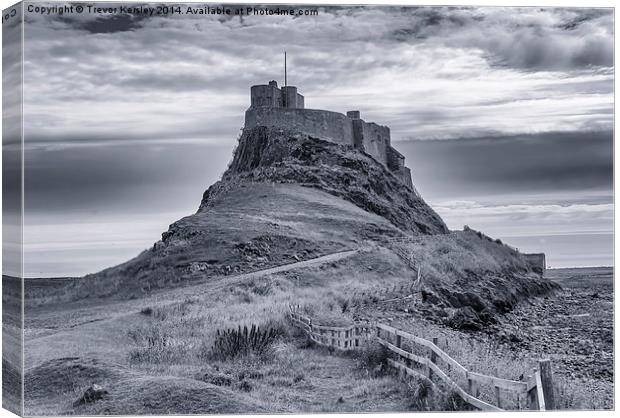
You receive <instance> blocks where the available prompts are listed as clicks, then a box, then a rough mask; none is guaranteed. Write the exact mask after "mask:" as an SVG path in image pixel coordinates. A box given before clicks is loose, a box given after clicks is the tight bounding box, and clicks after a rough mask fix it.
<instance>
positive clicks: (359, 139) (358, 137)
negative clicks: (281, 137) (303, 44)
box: [245, 81, 417, 194]
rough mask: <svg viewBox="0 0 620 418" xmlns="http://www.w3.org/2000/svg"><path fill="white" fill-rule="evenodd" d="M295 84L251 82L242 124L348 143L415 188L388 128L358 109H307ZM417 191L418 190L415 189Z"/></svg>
mask: <svg viewBox="0 0 620 418" xmlns="http://www.w3.org/2000/svg"><path fill="white" fill-rule="evenodd" d="M304 101H305V100H304V96H302V95H301V94H299V93H298V92H297V87H293V86H285V87H282V88H279V87H278V83H277V82H275V81H270V82H269V84H264V85H256V86H252V88H251V90H250V107H249V108H248V110H246V112H245V128H248V129H249V128H253V127H256V126H276V127H281V128H287V129H292V130H296V131H299V132H301V133H304V134H307V135H310V136H313V137H317V138H320V139H324V140H327V141H331V142H335V143H337V144H342V145H351V146H353V147H355V148H357V149H359V150H361V151H364V152H366V153H367V154H369V155H371V156H372V157H373V158H374V159H375V160H377V161H379V162H380V163H381V164H383V165H384V166H385V167H386V168H388V169H389V170H390V171H391V172H392V173H393V174H394V175H395V176H396V177H397V178H399V179H400V180H401V181H402V182H403V183H404V184H405V185H407V186H408V187H409V188H411V189H412V190H413V191H414V192H416V190H415V188H414V187H413V182H412V181H411V171H410V170H409V168H407V167H405V157H404V156H403V155H402V154H401V153H399V152H398V151H396V150H395V149H394V148H393V147H392V146H391V139H390V128H388V127H387V126H382V125H377V124H376V123H372V122H365V121H364V120H362V119H361V118H360V112H359V111H358V110H352V111H349V112H347V114H346V115H344V114H342V113H338V112H330V111H328V110H317V109H306V108H305V106H304ZM416 194H417V192H416Z"/></svg>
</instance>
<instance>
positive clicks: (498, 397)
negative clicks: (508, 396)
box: [495, 386, 502, 409]
mask: <svg viewBox="0 0 620 418" xmlns="http://www.w3.org/2000/svg"><path fill="white" fill-rule="evenodd" d="M495 399H496V400H497V407H498V408H499V409H502V395H501V392H500V388H499V386H495Z"/></svg>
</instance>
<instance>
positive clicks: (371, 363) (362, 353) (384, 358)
mask: <svg viewBox="0 0 620 418" xmlns="http://www.w3.org/2000/svg"><path fill="white" fill-rule="evenodd" d="M356 356H357V365H358V367H359V368H360V369H362V370H365V371H366V373H368V374H369V375H370V376H373V377H378V376H382V375H384V374H386V373H387V370H388V366H389V364H388V359H389V358H390V351H389V350H388V349H387V348H385V347H384V346H382V345H381V344H379V343H378V342H376V341H373V342H369V343H368V345H366V346H364V347H363V348H362V349H361V350H358V351H357V352H356Z"/></svg>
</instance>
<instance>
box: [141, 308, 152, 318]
mask: <svg viewBox="0 0 620 418" xmlns="http://www.w3.org/2000/svg"><path fill="white" fill-rule="evenodd" d="M140 313H141V314H142V315H147V316H150V315H152V314H153V308H151V307H150V306H147V307H146V308H142V310H141V311H140Z"/></svg>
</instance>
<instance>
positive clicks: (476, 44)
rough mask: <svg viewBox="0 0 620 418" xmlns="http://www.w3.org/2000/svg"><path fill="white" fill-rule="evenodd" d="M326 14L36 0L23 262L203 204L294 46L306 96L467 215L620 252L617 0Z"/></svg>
mask: <svg viewBox="0 0 620 418" xmlns="http://www.w3.org/2000/svg"><path fill="white" fill-rule="evenodd" d="M108 5H109V4H108ZM182 7H183V6H182ZM231 7H232V6H231ZM318 10H319V15H318V16H314V17H298V18H291V17H283V16H272V17H265V16H249V17H247V16H245V17H241V18H240V17H238V16H237V17H230V18H221V17H217V16H195V17H192V16H188V15H183V16H178V15H177V16H174V17H154V18H143V17H135V16H129V15H119V14H116V15H100V16H97V15H85V14H82V15H64V16H60V17H59V16H51V17H47V16H40V15H35V14H27V15H26V22H27V23H26V30H25V36H26V47H25V81H26V84H25V86H24V94H25V103H24V111H25V120H26V126H25V138H26V141H25V142H26V153H25V160H26V164H27V166H26V170H27V176H26V180H25V181H26V210H27V215H26V227H25V239H26V274H27V275H29V276H59V275H81V274H84V273H88V272H94V271H97V270H99V269H101V268H104V267H107V266H110V265H112V264H116V263H119V262H122V261H124V260H126V259H127V258H129V257H131V256H133V255H136V254H137V253H138V252H140V250H142V249H144V248H146V247H148V246H149V245H151V244H152V243H153V242H154V241H156V240H157V239H159V236H160V233H161V232H163V231H164V230H165V229H166V228H167V226H168V224H170V223H172V222H173V221H175V220H176V219H178V218H179V217H181V216H184V215H187V214H190V213H193V212H194V211H195V210H196V209H197V207H198V204H199V201H200V198H201V195H202V192H203V191H204V190H205V189H206V188H207V187H208V186H209V185H210V184H212V183H213V182H214V181H216V180H217V179H218V177H219V175H220V174H221V173H222V172H223V171H224V169H225V168H226V164H227V163H228V161H230V159H231V152H232V149H233V147H234V145H235V142H236V139H237V137H238V136H239V132H240V131H239V130H240V128H241V127H242V125H243V113H244V111H245V109H246V108H247V107H248V105H249V88H250V86H251V85H253V84H262V83H266V82H267V81H269V80H272V79H276V80H278V81H280V82H282V78H283V74H282V73H283V65H282V60H283V56H282V51H284V50H287V51H288V56H289V65H288V67H289V71H288V79H289V84H293V85H297V86H298V88H299V90H300V92H301V93H302V94H304V95H305V97H306V107H308V108H318V109H328V110H334V111H340V112H345V111H346V110H352V109H359V110H360V111H361V112H362V117H363V118H364V119H365V120H367V121H374V122H377V123H380V124H384V125H388V126H389V127H390V128H391V131H392V141H393V143H394V144H395V146H396V148H397V149H399V150H400V151H401V152H402V153H403V154H404V155H405V156H406V157H407V164H408V166H409V167H411V168H412V171H413V181H414V183H415V184H416V186H417V187H418V189H419V190H420V191H421V192H422V195H423V197H425V198H426V199H427V201H428V202H429V203H430V204H431V205H433V207H434V208H435V209H436V210H437V211H438V212H439V213H440V215H442V216H443V217H444V219H445V220H446V221H447V223H448V225H449V226H450V227H451V228H455V229H457V228H462V226H463V224H468V225H470V226H471V227H474V228H476V229H482V230H484V231H486V232H488V233H489V234H491V235H493V236H497V237H500V238H504V239H505V240H506V241H507V242H509V243H512V244H514V245H516V246H518V247H519V248H521V249H522V250H524V251H545V252H547V254H548V260H549V263H550V264H551V266H556V267H559V266H569V265H611V264H612V263H613V255H612V233H613V220H612V218H613V196H612V194H613V190H612V170H613V166H612V146H613V134H612V128H613V105H614V102H613V13H612V11H611V10H610V9H557V8H556V9H540V8H525V9H517V8H508V9H507V8H402V7H321V8H319V9H318Z"/></svg>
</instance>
